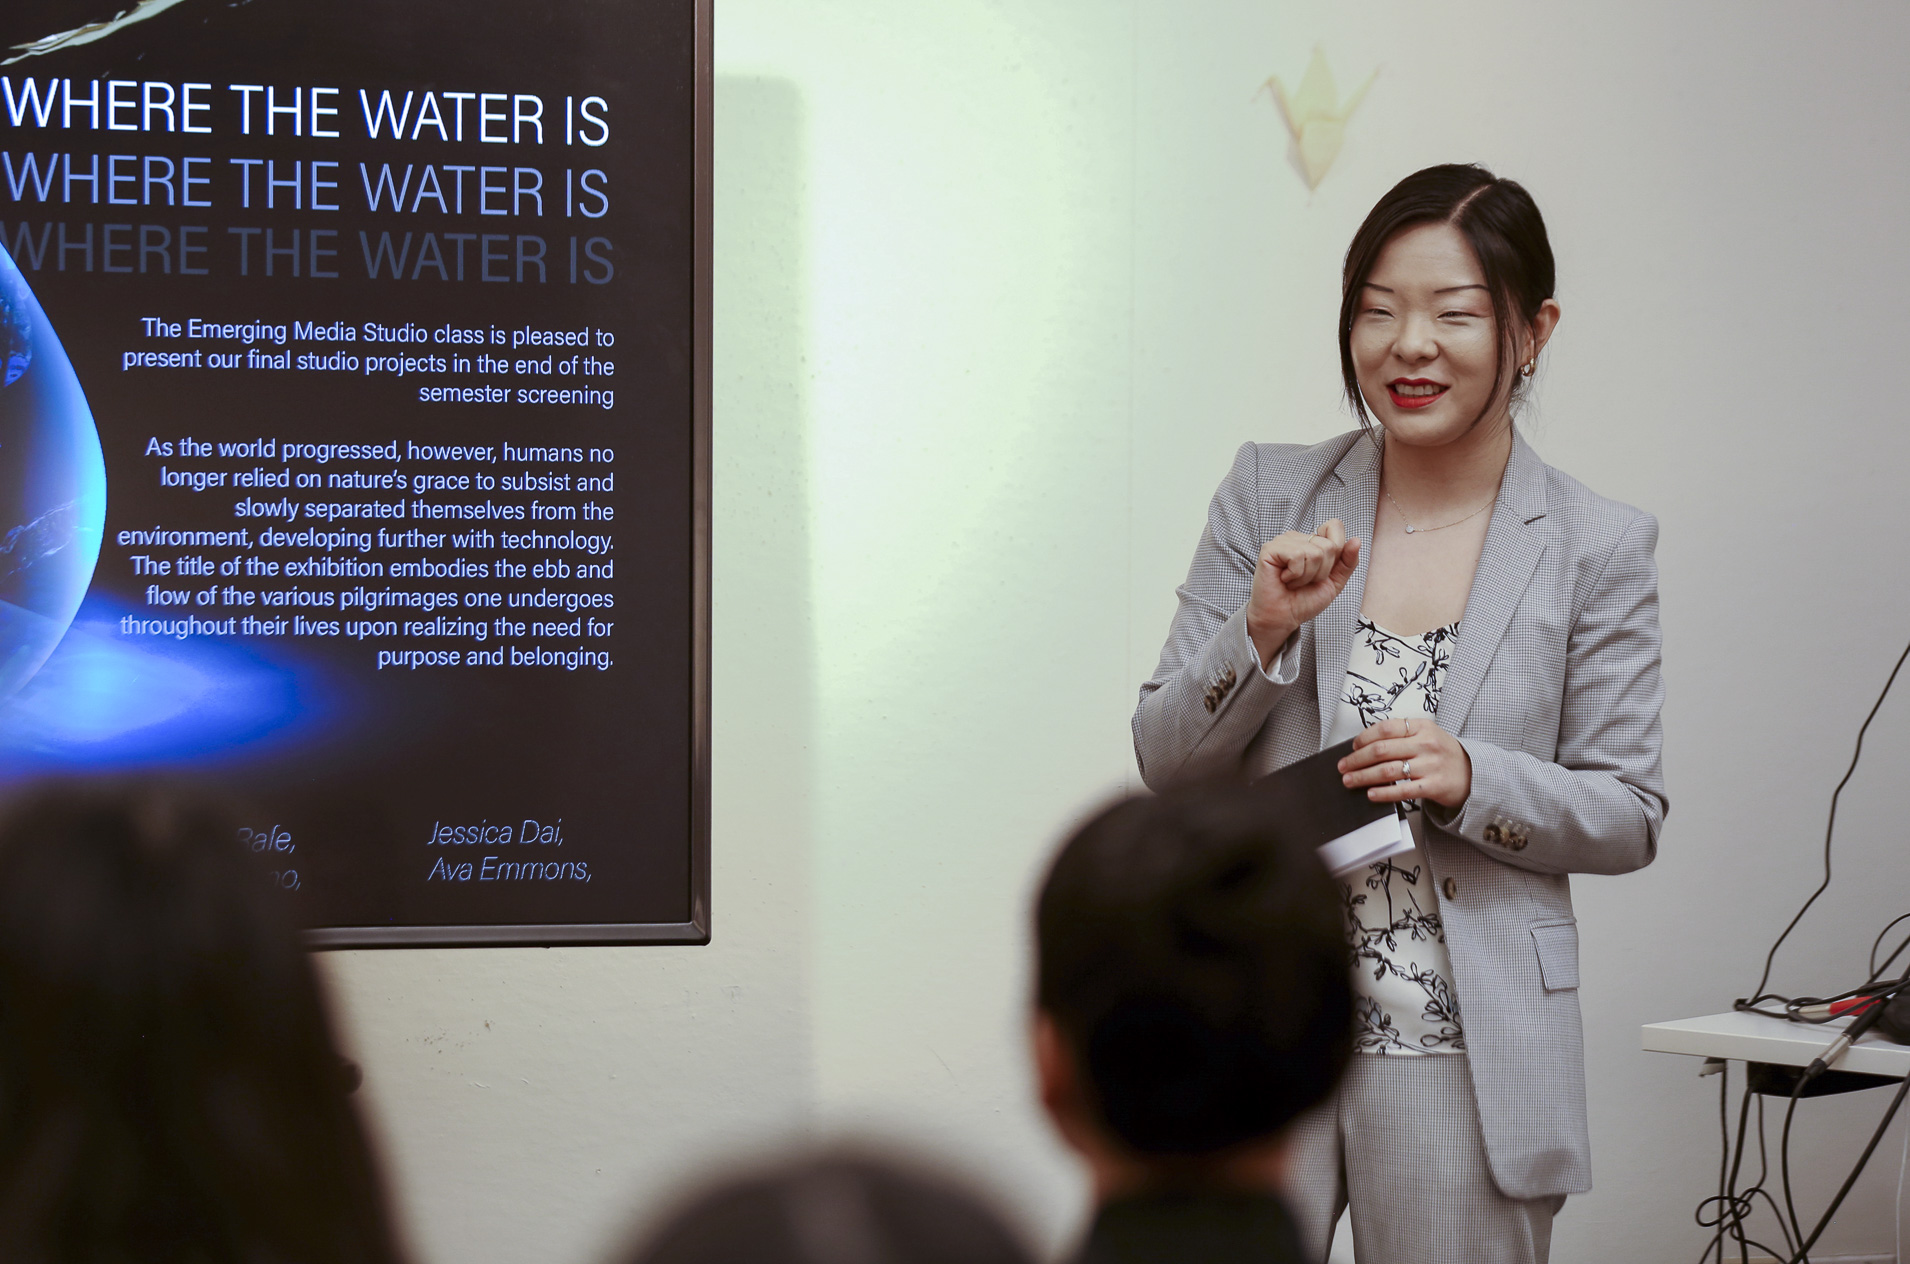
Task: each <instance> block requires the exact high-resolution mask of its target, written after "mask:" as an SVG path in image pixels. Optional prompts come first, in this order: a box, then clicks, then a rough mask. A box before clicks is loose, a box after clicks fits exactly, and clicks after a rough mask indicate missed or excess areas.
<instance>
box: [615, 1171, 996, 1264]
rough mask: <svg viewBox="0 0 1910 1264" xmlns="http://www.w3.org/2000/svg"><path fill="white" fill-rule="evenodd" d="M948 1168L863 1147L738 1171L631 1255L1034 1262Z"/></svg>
mask: <svg viewBox="0 0 1910 1264" xmlns="http://www.w3.org/2000/svg"><path fill="white" fill-rule="evenodd" d="M1032 1258H1033V1257H1032V1256H1030V1255H1029V1254H1028V1252H1027V1250H1026V1248H1024V1247H1023V1246H1022V1244H1021V1242H1020V1241H1019V1240H1018V1239H1017V1237H1016V1236H1015V1234H1014V1233H1013V1232H1011V1231H1010V1230H1009V1229H1008V1227H1007V1226H1006V1225H1005V1224H1004V1223H1003V1222H1002V1221H1001V1219H1000V1218H999V1217H997V1216H996V1215H995V1214H994V1212H992V1211H991V1210H990V1209H989V1208H988V1207H987V1206H986V1205H985V1204H984V1203H983V1202H981V1201H980V1200H979V1199H977V1198H976V1197H975V1196H974V1195H972V1194H970V1193H968V1192H966V1191H965V1190H963V1189H962V1188H960V1187H959V1186H957V1185H954V1184H951V1183H950V1182H949V1181H948V1180H947V1179H946V1178H943V1177H939V1176H935V1175H933V1174H930V1173H927V1172H923V1171H919V1170H913V1169H910V1168H908V1167H904V1166H899V1165H897V1164H896V1163H894V1162H892V1161H888V1160H883V1159H877V1158H872V1157H868V1156H860V1155H829V1156H823V1157H819V1158H813V1159H808V1160H801V1161H796V1162H793V1163H790V1164H787V1165H784V1166H781V1167H777V1168H774V1169H770V1170H767V1171H762V1172H757V1173H754V1174H751V1175H745V1176H739V1177H736V1178H733V1179H731V1180H729V1181H726V1182H724V1183H723V1184H721V1185H720V1186H718V1187H716V1188H715V1189H713V1190H710V1191H709V1192H707V1193H705V1194H703V1195H702V1196H701V1197H698V1198H695V1199H693V1200H692V1201H690V1202H689V1203H688V1204H687V1205H685V1206H684V1207H683V1208H682V1209H680V1210H679V1211H678V1212H676V1213H675V1214H674V1215H672V1216H670V1217H668V1218H667V1219H666V1220H665V1221H664V1222H663V1224H662V1225H661V1227H660V1228H659V1229H658V1230H656V1231H655V1232H654V1233H653V1234H652V1235H651V1236H650V1238H649V1240H648V1241H647V1242H646V1243H645V1244H644V1245H643V1246H642V1247H641V1249H640V1250H638V1251H637V1252H636V1253H635V1254H634V1255H633V1256H632V1257H631V1259H632V1262H633V1264H1030V1262H1031V1260H1032Z"/></svg>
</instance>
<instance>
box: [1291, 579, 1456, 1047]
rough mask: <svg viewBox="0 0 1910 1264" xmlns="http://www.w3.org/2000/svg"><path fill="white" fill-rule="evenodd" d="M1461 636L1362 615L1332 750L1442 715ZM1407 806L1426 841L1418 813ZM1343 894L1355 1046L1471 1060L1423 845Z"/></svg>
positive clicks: (1355, 876)
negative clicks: (1376, 728)
mask: <svg viewBox="0 0 1910 1264" xmlns="http://www.w3.org/2000/svg"><path fill="white" fill-rule="evenodd" d="M1458 635H1459V625H1458V624H1457V623H1449V624H1447V625H1446V626H1445V627H1441V628H1434V629H1432V630H1431V631H1430V632H1425V633H1422V634H1421V635H1419V636H1398V635H1396V634H1394V633H1392V632H1388V631H1387V630H1386V629H1385V628H1382V627H1380V626H1379V625H1378V624H1376V623H1374V622H1373V621H1372V620H1371V619H1368V618H1366V617H1365V616H1364V615H1362V616H1361V617H1360V620H1359V624H1358V629H1357V631H1356V632H1355V633H1354V635H1353V651H1352V654H1351V655H1350V656H1349V658H1348V660H1347V664H1346V683H1345V684H1344V685H1343V686H1342V687H1341V689H1340V709H1339V714H1338V716H1337V717H1336V719H1335V720H1334V724H1333V732H1332V735H1331V736H1329V737H1328V738H1327V741H1326V744H1327V745H1328V746H1332V745H1334V744H1336V743H1339V742H1344V741H1346V740H1347V739H1348V738H1350V737H1353V736H1354V735H1356V734H1358V733H1359V732H1360V731H1361V730H1363V729H1365V728H1366V727H1368V726H1369V725H1373V724H1377V723H1379V722H1380V721H1381V720H1385V719H1390V718H1401V719H1404V718H1407V717H1417V716H1426V717H1429V718H1431V717H1436V716H1437V715H1438V714H1439V690H1440V687H1441V686H1442V685H1444V684H1445V679H1446V668H1447V665H1448V664H1449V663H1450V662H1451V661H1452V646H1453V641H1454V640H1455V638H1457V636H1458ZM1407 809H1408V810H1407V820H1408V821H1409V822H1410V823H1411V825H1412V828H1413V834H1414V836H1415V837H1419V836H1420V830H1421V823H1420V812H1419V806H1418V805H1417V804H1408V805H1407ZM1340 887H1341V900H1342V901H1343V902H1344V905H1345V909H1346V931H1347V940H1348V944H1349V951H1350V954H1351V959H1352V965H1353V992H1354V998H1355V999H1354V1004H1355V1011H1356V1018H1355V1028H1356V1031H1355V1048H1357V1049H1358V1050H1359V1052H1361V1053H1373V1054H1384V1055H1388V1056H1401V1055H1404V1056H1409V1057H1414V1056H1421V1055H1425V1054H1433V1053H1464V1052H1465V1050H1466V1036H1465V1030H1464V1028H1463V1027H1462V1026H1461V1024H1460V1022H1459V1002H1458V998H1457V997H1455V996H1454V995H1453V987H1452V958H1451V956H1450V955H1449V954H1448V953H1447V951H1446V928H1445V926H1444V925H1443V924H1442V923H1441V922H1440V920H1439V896H1438V893H1437V892H1436V891H1435V890H1434V882H1433V876H1432V871H1431V869H1429V868H1428V867H1427V865H1426V859H1425V855H1424V853H1423V852H1421V851H1420V849H1419V848H1417V847H1415V848H1414V849H1413V850H1412V851H1409V852H1405V853H1403V854H1401V855H1397V856H1389V857H1387V858H1386V859H1385V860H1381V861H1378V862H1376V863H1374V864H1371V865H1369V866H1367V867H1366V868H1365V869H1363V870H1358V871H1356V872H1353V873H1349V874H1347V875H1345V876H1344V877H1342V878H1341V879H1340Z"/></svg>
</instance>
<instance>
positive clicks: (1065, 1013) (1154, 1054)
mask: <svg viewBox="0 0 1910 1264" xmlns="http://www.w3.org/2000/svg"><path fill="white" fill-rule="evenodd" d="M1343 917H1344V915H1343V913H1342V911H1341V908H1340V899H1339V892H1338V889H1337V888H1336V887H1335V885H1334V883H1333V882H1332V880H1331V879H1330V878H1328V877H1327V874H1326V871H1325V870H1324V869H1323V868H1322V866H1321V865H1320V862H1319V860H1318V858H1317V857H1316V856H1315V855H1314V854H1313V850H1312V848H1311V847H1309V846H1306V845H1305V844H1303V843H1296V842H1292V841H1290V840H1287V839H1283V838H1282V837H1281V836H1280V831H1279V823H1278V821H1277V820H1275V819H1271V818H1270V816H1269V813H1268V811H1267V808H1266V806H1265V801H1264V799H1262V798H1261V797H1260V796H1259V795H1257V794H1255V793H1254V792H1253V791H1252V790H1248V789H1241V788H1238V787H1227V788H1214V789H1207V790H1183V791H1175V792H1173V793H1169V794H1164V795H1161V796H1160V797H1158V798H1145V797H1140V798H1131V799H1126V800H1123V801H1122V802H1119V803H1116V804H1115V805H1114V806H1112V807H1110V808H1108V809H1107V810H1105V811H1103V812H1102V813H1101V814H1100V815H1098V816H1096V817H1095V818H1094V819H1093V820H1091V821H1089V822H1088V823H1087V824H1086V825H1083V826H1082V827H1081V828H1080V829H1079V830H1078V831H1076V833H1075V835H1074V836H1073V837H1072V838H1070V839H1069V840H1068V842H1067V843H1066V844H1065V845H1064V846H1063V847H1062V849H1061V853H1060V855H1059V856H1058V857H1056V859H1055V862H1054V866H1053V868H1052V869H1051V870H1050V871H1049V873H1048V878H1047V882H1046V883H1045V884H1044V885H1043V887H1042V890H1041V896H1040V900H1039V902H1038V904H1037V907H1036V913H1035V937H1036V941H1037V953H1038V957H1039V960H1038V964H1037V971H1036V973H1037V979H1036V1001H1037V1003H1038V1004H1039V1005H1040V1007H1041V1009H1042V1010H1043V1011H1044V1012H1045V1013H1047V1014H1048V1016H1049V1017H1050V1018H1052V1019H1053V1020H1054V1022H1055V1023H1056V1025H1057V1026H1058V1027H1059V1028H1060V1030H1061V1033H1062V1035H1063V1036H1064V1037H1065V1038H1066V1040H1067V1042H1068V1044H1069V1046H1070V1047H1071V1049H1072V1051H1073V1053H1074V1056H1075V1058H1076V1060H1077V1063H1078V1065H1080V1067H1081V1068H1082V1070H1083V1072H1084V1078H1085V1080H1086V1081H1087V1082H1088V1086H1089V1089H1090V1091H1091V1095H1092V1099H1093V1105H1094V1107H1095V1108H1096V1109H1097V1110H1098V1112H1099V1114H1100V1117H1101V1119H1102V1121H1103V1122H1104V1123H1105V1124H1106V1126H1107V1127H1108V1129H1109V1130H1111V1131H1112V1132H1113V1134H1114V1135H1115V1136H1116V1137H1117V1138H1119V1139H1120V1140H1121V1141H1123V1142H1125V1143H1126V1144H1127V1145H1128V1146H1129V1147H1131V1148H1132V1149H1133V1150H1135V1151H1137V1152H1139V1153H1141V1154H1144V1155H1152V1156H1160V1157H1168V1156H1195V1155H1206V1154H1213V1153H1215V1152H1217V1151H1221V1150H1224V1149H1227V1148H1228V1147H1230V1146H1234V1145H1237V1144H1239V1143H1241V1142H1245V1141H1251V1140H1255V1139H1258V1138H1261V1137H1265V1136H1268V1135H1271V1134H1272V1133H1274V1132H1276V1131H1278V1130H1279V1129H1280V1128H1281V1127H1283V1126H1285V1125H1286V1124H1287V1123H1288V1122H1289V1121H1291V1120H1292V1119H1293V1118H1294V1117H1295V1116H1297V1115H1298V1114H1300V1112H1302V1111H1304V1110H1306V1109H1307V1108H1308V1107H1310V1106H1312V1105H1314V1104H1316V1103H1317V1102H1319V1101H1320V1100H1321V1099H1323V1098H1324V1097H1325V1096H1326V1095H1327V1093H1328V1092H1330V1091H1331V1090H1332V1087H1333V1085H1334V1083H1335V1082H1337V1080H1338V1079H1339V1076H1340V1073H1341V1072H1342V1071H1343V1070H1344V1069H1345V1068H1346V1061H1347V1058H1348V1057H1349V1056H1350V1055H1351V1052H1352V1039H1353V1030H1352V1022H1353V994H1352V984H1351V982H1350V980H1349V978H1348V974H1349V969H1348V961H1347V949H1346V938H1345V935H1346V932H1345V926H1344V920H1343Z"/></svg>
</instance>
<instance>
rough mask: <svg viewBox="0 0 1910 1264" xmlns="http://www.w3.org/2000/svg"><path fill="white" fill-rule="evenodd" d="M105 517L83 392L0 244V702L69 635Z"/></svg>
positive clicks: (102, 476)
mask: <svg viewBox="0 0 1910 1264" xmlns="http://www.w3.org/2000/svg"><path fill="white" fill-rule="evenodd" d="M105 525H106V460H105V457H104V455H103V454H102V453H101V451H100V443H99V430H98V429H97V428H96V427H95V426H94V425H93V412H92V409H90V408H88V407H87V406H86V393H85V392H84V391H82V390H81V389H80V379H79V375H78V374H76V373H74V372H73V363H72V361H70V360H68V359H67V358H66V349H65V348H64V347H62V346H61V345H60V340H59V337H58V336H57V335H56V334H55V333H54V332H53V326H52V325H51V324H50V323H48V321H47V318H46V313H45V312H44V311H42V310H41V309H40V302H39V300H38V299H36V298H34V296H33V290H32V289H31V287H29V286H28V285H27V281H26V278H25V277H24V276H22V275H21V274H20V269H19V268H18V267H16V266H14V262H13V259H12V257H11V256H10V255H8V254H7V252H6V250H5V248H4V247H0V701H5V700H6V699H7V698H10V697H12V696H13V695H14V693H16V692H17V691H18V690H19V688H20V686H22V685H24V684H26V682H27V681H28V680H30V679H32V677H33V674H34V673H35V672H37V671H39V670H40V667H41V665H42V664H44V663H45V662H46V660H47V656H48V655H50V654H52V653H53V650H54V648H55V647H56V646H58V645H59V643H60V638H61V637H63V636H65V635H66V630H67V628H68V627H69V626H70V625H71V624H72V622H73V616H74V614H75V613H76V612H78V610H79V608H80V601H81V599H82V598H84V597H85V596H86V588H87V585H88V584H90V583H92V581H93V566H94V564H95V563H96V562H98V561H99V549H100V537H101V534H102V532H103V530H104V528H105Z"/></svg>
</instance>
